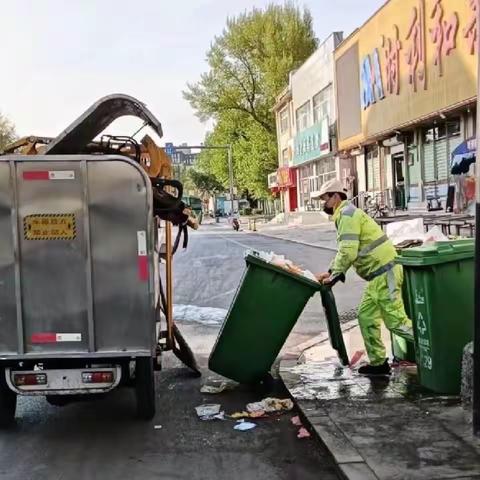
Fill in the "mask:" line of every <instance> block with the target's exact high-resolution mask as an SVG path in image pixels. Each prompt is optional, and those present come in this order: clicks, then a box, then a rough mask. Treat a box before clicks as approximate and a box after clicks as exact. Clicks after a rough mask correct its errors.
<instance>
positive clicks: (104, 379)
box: [82, 372, 113, 383]
mask: <svg viewBox="0 0 480 480" xmlns="http://www.w3.org/2000/svg"><path fill="white" fill-rule="evenodd" d="M82 382H83V383H113V372H83V373H82Z"/></svg>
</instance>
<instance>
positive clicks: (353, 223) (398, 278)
mask: <svg viewBox="0 0 480 480" xmlns="http://www.w3.org/2000/svg"><path fill="white" fill-rule="evenodd" d="M317 198H320V200H322V202H324V206H323V210H324V212H325V213H327V214H328V215H330V216H331V218H332V220H333V221H334V222H335V227H336V229H337V243H338V252H337V254H336V256H335V259H334V260H333V262H332V264H331V266H330V269H329V271H328V272H325V273H320V274H318V275H317V279H318V281H319V282H322V283H324V284H329V283H332V282H333V280H335V279H337V278H338V277H340V278H342V279H344V278H345V274H346V273H347V270H348V269H349V268H350V267H351V266H353V268H354V269H355V270H356V272H357V274H358V275H359V276H360V277H361V278H363V279H364V280H366V281H367V282H368V283H367V286H366V289H365V292H364V294H363V297H362V300H361V303H360V307H359V310H358V323H359V326H360V331H361V333H362V337H363V341H364V343H365V349H366V351H367V354H368V358H369V362H370V363H369V364H368V365H364V366H362V367H360V368H359V370H358V373H360V374H362V375H389V374H390V371H391V370H390V365H389V363H388V358H387V355H386V350H385V345H384V344H383V342H382V338H381V322H382V320H383V322H384V324H385V326H386V327H387V328H388V329H389V330H390V331H391V332H394V333H397V334H399V335H400V336H402V337H403V338H407V339H408V340H411V341H413V336H412V335H413V332H412V322H411V320H410V319H409V318H408V316H407V314H406V313H405V307H404V305H403V299H402V283H403V267H402V266H401V265H397V264H395V258H396V256H397V253H396V250H395V247H394V246H393V244H392V242H391V241H390V240H389V239H388V238H387V236H386V235H384V233H383V231H382V229H381V228H380V227H379V225H378V224H377V223H376V222H375V220H373V219H372V218H371V217H369V216H368V215H367V214H366V213H365V212H364V211H363V210H361V209H360V208H357V207H355V206H354V205H353V204H352V203H350V202H348V201H347V195H346V193H345V190H344V188H343V186H342V184H341V182H339V181H338V180H330V181H328V182H326V183H325V184H323V185H322V187H321V190H320V192H319V194H318V197H317Z"/></svg>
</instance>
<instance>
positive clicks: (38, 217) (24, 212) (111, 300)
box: [0, 95, 198, 425]
mask: <svg viewBox="0 0 480 480" xmlns="http://www.w3.org/2000/svg"><path fill="white" fill-rule="evenodd" d="M124 115H132V116H135V117H137V118H139V119H141V121H142V122H143V126H144V127H147V126H148V127H150V128H151V129H152V130H153V131H154V132H155V133H156V134H157V135H158V136H162V128H161V125H160V122H159V121H158V120H157V119H156V118H155V117H154V115H153V114H152V113H151V112H150V111H149V110H148V109H147V108H146V107H145V105H143V104H142V103H141V102H139V101H138V100H136V99H134V98H132V97H129V96H127V95H110V96H108V97H104V98H102V99H101V100H99V101H98V102H96V103H95V104H94V105H93V106H92V107H91V108H89V109H88V110H87V111H86V112H85V113H84V114H83V115H81V116H80V117H79V118H78V119H77V120H76V121H74V122H73V123H72V125H70V126H69V127H68V128H67V129H66V130H65V131H64V132H62V133H61V134H60V135H59V136H57V137H56V138H44V137H27V138H25V139H21V140H19V141H17V142H15V143H14V144H12V145H11V146H9V147H8V148H7V149H6V150H5V151H4V152H3V155H2V156H0V424H1V425H6V424H8V423H10V422H11V421H12V420H13V418H14V416H15V406H16V400H17V396H18V395H44V396H46V397H47V400H48V401H49V402H50V403H52V404H55V405H62V404H65V403H66V402H68V401H70V400H72V399H74V398H77V397H79V396H85V395H93V394H100V393H105V392H108V391H110V390H112V389H114V388H116V387H118V386H120V385H129V386H133V387H134V389H135V393H136V401H137V414H138V416H139V417H140V418H144V419H150V418H152V417H153V415H154V413H155V380H154V372H155V370H158V369H160V367H161V354H162V352H163V351H164V350H173V351H174V352H175V353H177V355H178V356H179V357H180V358H181V359H182V360H183V361H184V362H185V363H187V364H188V365H189V366H190V367H192V369H194V370H196V371H198V370H197V368H196V364H195V360H194V358H193V355H192V352H191V351H190V350H189V348H188V345H187V344H186V343H185V341H184V339H183V338H182V337H181V335H180V332H179V331H178V329H177V328H176V326H175V325H174V324H173V319H172V281H171V280H172V278H171V277H172V263H171V261H172V255H173V253H174V250H175V249H176V247H177V246H178V243H179V241H180V236H181V234H183V235H185V239H184V242H185V240H186V238H187V227H188V226H191V227H195V223H194V220H192V217H191V216H190V215H189V211H188V209H186V208H185V205H184V204H183V202H182V201H181V198H182V186H181V184H180V183H179V182H176V181H175V180H173V179H171V164H170V162H169V159H168V157H167V156H166V155H165V153H164V151H163V149H161V148H159V147H157V146H156V145H155V142H154V141H153V140H152V138H151V137H149V136H148V135H146V136H145V137H144V138H143V139H142V140H141V141H137V140H135V138H133V137H131V136H112V135H101V133H102V132H104V130H105V128H106V127H107V126H109V125H110V124H111V123H112V122H113V121H114V120H116V119H117V118H119V117H121V116H124ZM175 225H177V226H178V229H179V234H178V235H177V239H176V241H173V240H172V227H173V226H175ZM164 287H165V288H164Z"/></svg>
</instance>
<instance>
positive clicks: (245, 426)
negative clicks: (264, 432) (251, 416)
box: [233, 420, 257, 432]
mask: <svg viewBox="0 0 480 480" xmlns="http://www.w3.org/2000/svg"><path fill="white" fill-rule="evenodd" d="M256 426H257V424H256V423H253V422H245V421H244V420H239V421H238V423H237V424H236V425H235V426H234V427H233V429H234V430H240V431H241V432H244V431H246V430H252V429H253V428H255V427H256Z"/></svg>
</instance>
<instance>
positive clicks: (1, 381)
mask: <svg viewBox="0 0 480 480" xmlns="http://www.w3.org/2000/svg"><path fill="white" fill-rule="evenodd" d="M16 408H17V394H16V393H15V392H13V391H12V390H10V388H9V386H8V385H7V380H6V379H5V369H4V368H0V427H7V426H9V425H11V424H12V423H13V421H14V419H15V410H16Z"/></svg>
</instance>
